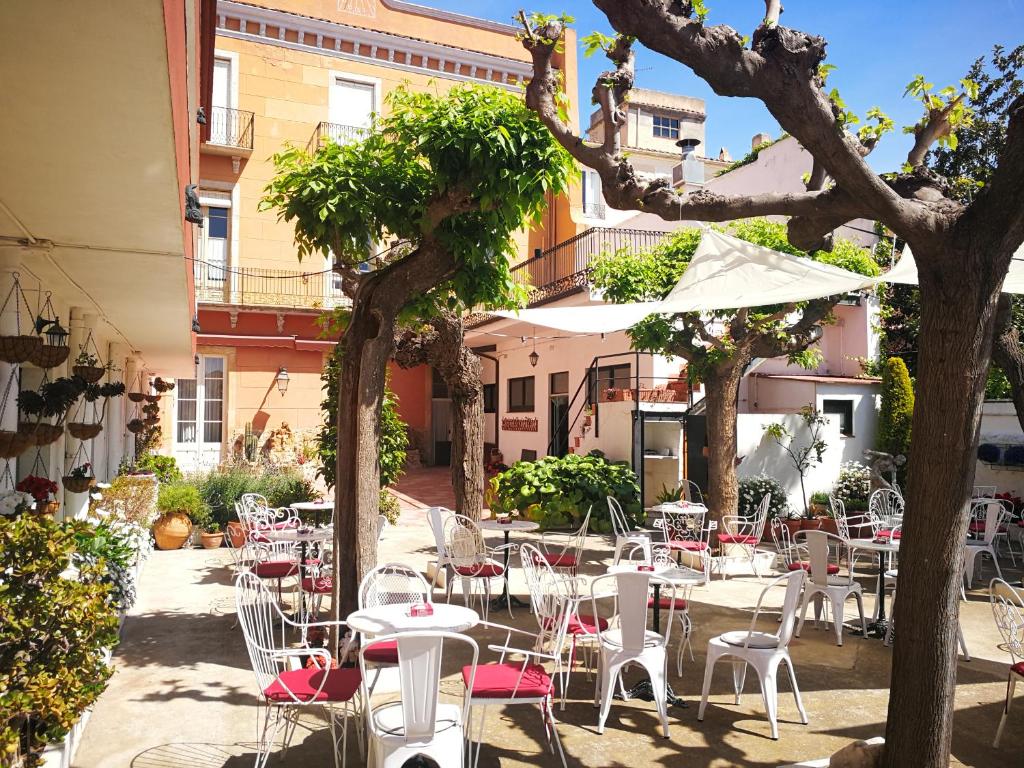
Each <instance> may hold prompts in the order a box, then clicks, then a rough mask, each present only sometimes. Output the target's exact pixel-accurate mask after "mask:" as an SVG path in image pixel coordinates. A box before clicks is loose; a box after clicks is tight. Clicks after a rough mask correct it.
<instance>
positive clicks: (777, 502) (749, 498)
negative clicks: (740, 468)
mask: <svg viewBox="0 0 1024 768" xmlns="http://www.w3.org/2000/svg"><path fill="white" fill-rule="evenodd" d="M739 486H740V487H739V491H740V503H739V514H740V516H741V517H753V516H754V513H755V512H756V511H757V507H758V505H759V504H760V503H761V499H763V498H764V497H765V494H766V493H770V494H771V495H772V500H771V501H770V502H768V519H769V520H771V519H772V518H774V517H783V518H784V517H788V516H789V511H790V510H789V495H788V494H787V493H786V489H785V488H783V487H782V483H780V482H779V481H778V480H776V479H775V478H774V477H769V476H768V475H755V476H754V477H741V478H740V480H739Z"/></svg>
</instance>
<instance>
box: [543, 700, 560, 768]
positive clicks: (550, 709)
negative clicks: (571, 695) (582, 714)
mask: <svg viewBox="0 0 1024 768" xmlns="http://www.w3.org/2000/svg"><path fill="white" fill-rule="evenodd" d="M545 706H546V707H547V712H546V713H545V709H544V708H545ZM540 712H541V717H542V718H543V717H547V722H548V723H550V724H551V738H552V740H553V741H554V742H555V747H557V748H558V757H559V759H560V760H561V761H562V768H566V764H565V752H564V751H563V750H562V740H561V739H560V738H558V724H557V723H556V722H555V709H554V702H552V701H551V699H550V698H549V699H548V701H547V704H546V705H545V704H541V705H540Z"/></svg>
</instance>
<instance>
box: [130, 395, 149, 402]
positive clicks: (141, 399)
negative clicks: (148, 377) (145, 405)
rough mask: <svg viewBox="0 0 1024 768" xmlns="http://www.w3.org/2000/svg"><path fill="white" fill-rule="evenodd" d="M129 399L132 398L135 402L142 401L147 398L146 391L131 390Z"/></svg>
mask: <svg viewBox="0 0 1024 768" xmlns="http://www.w3.org/2000/svg"><path fill="white" fill-rule="evenodd" d="M128 399H129V400H131V401H132V402H133V403H141V402H142V401H143V400H145V399H146V393H145V392H129V393H128Z"/></svg>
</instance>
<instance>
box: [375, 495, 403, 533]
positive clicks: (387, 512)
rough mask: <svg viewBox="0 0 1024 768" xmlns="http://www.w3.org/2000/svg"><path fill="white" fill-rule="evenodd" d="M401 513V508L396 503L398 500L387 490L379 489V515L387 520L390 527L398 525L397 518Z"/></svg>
mask: <svg viewBox="0 0 1024 768" xmlns="http://www.w3.org/2000/svg"><path fill="white" fill-rule="evenodd" d="M401 513H402V508H401V506H400V505H399V503H398V499H396V498H395V497H394V496H392V495H391V493H390V492H389V491H388V489H387V488H381V489H380V514H382V515H384V517H386V518H387V521H388V522H389V523H391V524H392V525H397V524H398V516H399V515H400V514H401Z"/></svg>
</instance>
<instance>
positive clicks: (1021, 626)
mask: <svg viewBox="0 0 1024 768" xmlns="http://www.w3.org/2000/svg"><path fill="white" fill-rule="evenodd" d="M988 593H989V600H990V601H991V603H992V617H993V618H994V619H995V622H996V628H997V629H998V630H999V634H1000V635H1002V637H1003V644H1002V645H1001V646H999V647H1000V648H1003V649H1004V650H1006V651H1007V652H1008V653H1009V654H1010V669H1009V672H1008V674H1007V677H1006V701H1005V703H1004V704H1003V714H1002V716H1001V717H1000V718H999V727H998V728H997V729H996V738H995V740H994V741H993V742H992V746H993V747H998V746H999V740H1000V739H1001V738H1002V736H1003V727H1004V726H1005V725H1006V718H1007V716H1008V715H1009V714H1010V704H1011V703H1012V702H1013V693H1014V690H1015V689H1016V687H1017V683H1024V597H1021V595H1020V593H1019V592H1017V591H1015V590H1014V589H1013V587H1011V586H1010V585H1009V584H1007V583H1006V582H1005V581H1003V580H1002V579H992V581H991V582H989V585H988Z"/></svg>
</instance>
